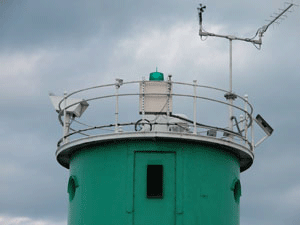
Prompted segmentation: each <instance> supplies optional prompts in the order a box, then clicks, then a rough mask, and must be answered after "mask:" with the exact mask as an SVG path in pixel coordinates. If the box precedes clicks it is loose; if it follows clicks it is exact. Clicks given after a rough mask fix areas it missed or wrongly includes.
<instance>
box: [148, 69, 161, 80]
mask: <svg viewBox="0 0 300 225" xmlns="http://www.w3.org/2000/svg"><path fill="white" fill-rule="evenodd" d="M149 80H152V81H163V80H164V74H163V73H160V72H157V69H156V72H153V73H150V77H149Z"/></svg>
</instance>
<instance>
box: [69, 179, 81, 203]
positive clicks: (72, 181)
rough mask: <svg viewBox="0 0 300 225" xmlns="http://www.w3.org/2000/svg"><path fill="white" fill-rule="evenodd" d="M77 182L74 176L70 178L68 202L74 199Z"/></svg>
mask: <svg viewBox="0 0 300 225" xmlns="http://www.w3.org/2000/svg"><path fill="white" fill-rule="evenodd" d="M78 186H79V185H78V181H77V179H76V177H75V176H70V178H69V182H68V193H69V201H72V200H73V198H74V197H75V193H76V188H77V187H78Z"/></svg>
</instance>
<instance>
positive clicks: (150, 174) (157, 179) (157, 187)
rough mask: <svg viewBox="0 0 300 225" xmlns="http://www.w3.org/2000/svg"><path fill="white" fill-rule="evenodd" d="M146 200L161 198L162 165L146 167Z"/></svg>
mask: <svg viewBox="0 0 300 225" xmlns="http://www.w3.org/2000/svg"><path fill="white" fill-rule="evenodd" d="M147 198H163V165H147Z"/></svg>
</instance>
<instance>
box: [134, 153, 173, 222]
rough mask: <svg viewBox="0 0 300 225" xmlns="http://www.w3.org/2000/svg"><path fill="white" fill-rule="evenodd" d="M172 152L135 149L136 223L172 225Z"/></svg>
mask: <svg viewBox="0 0 300 225" xmlns="http://www.w3.org/2000/svg"><path fill="white" fill-rule="evenodd" d="M175 164H176V158H175V152H135V164H134V165H135V166H134V192H133V194H134V217H133V221H134V222H133V224H135V225H174V224H175V199H176V198H175V184H176V181H175V177H176V176H175Z"/></svg>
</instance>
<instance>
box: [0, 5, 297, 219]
mask: <svg viewBox="0 0 300 225" xmlns="http://www.w3.org/2000/svg"><path fill="white" fill-rule="evenodd" d="M199 3H200V2H198V1H196V0H190V1H179V0H175V1H174V0H172V1H171V0H153V1H143V0H142V1H141V0H127V1H116V0H110V1H103V0H99V1H92V0H90V1H83V0H64V1H61V0H52V1H40V0H22V1H21V0H0V28H1V29H0V30H1V32H0V85H1V88H0V104H1V110H0V115H1V116H0V134H1V135H0V224H1V225H4V224H5V225H11V224H20V225H25V224H26V225H29V224H30V225H31V224H34V225H38V224H39V225H50V224H51V225H60V224H66V219H67V207H68V204H67V197H68V196H67V190H66V186H67V179H68V171H67V170H66V169H65V168H63V167H61V166H60V165H59V164H58V163H57V162H56V159H55V150H56V142H57V141H58V139H59V138H60V136H61V133H62V130H61V127H60V125H59V122H58V120H57V114H56V112H55V111H54V109H53V107H52V105H51V103H50V100H49V98H48V92H49V91H52V92H54V93H56V94H62V93H63V92H64V90H67V91H74V90H76V89H80V88H85V87H89V86H94V85H100V84H105V83H113V82H114V79H115V78H116V77H120V78H123V79H124V80H126V81H130V80H140V79H142V77H143V76H148V74H149V73H150V72H153V71H154V70H155V68H156V67H158V69H159V70H160V71H161V72H163V73H165V74H169V73H171V74H172V75H173V80H176V81H184V82H192V81H193V80H195V79H197V80H198V83H199V84H204V85H210V86H216V87H220V88H224V89H226V88H227V87H228V41H227V40H222V39H216V38H208V39H207V40H206V41H201V40H200V39H199V36H198V31H199V26H198V16H197V7H198V4H199ZM202 3H203V4H205V5H206V6H207V8H206V11H205V13H204V15H203V23H204V26H205V29H206V30H208V31H211V32H217V33H220V34H232V35H236V36H239V37H252V36H253V35H254V34H255V33H256V31H257V29H258V28H259V27H261V26H262V25H264V24H266V23H267V22H266V21H265V20H266V19H270V16H271V15H272V13H273V12H278V9H279V8H283V7H286V5H285V4H284V1H283V0H265V1H259V0H254V1H238V0H231V1H221V0H213V1H207V0H203V2H202ZM298 4H299V2H298ZM292 11H293V12H292V13H288V14H287V18H285V20H284V21H281V23H280V25H278V24H275V25H274V26H271V27H270V28H269V30H268V31H267V32H266V33H265V36H264V38H263V45H262V49H261V50H260V51H259V50H257V49H256V48H255V47H254V46H253V45H252V44H249V43H243V42H233V77H234V78H233V89H234V91H235V92H236V93H238V94H240V95H244V94H245V93H247V94H248V95H249V100H250V101H251V103H252V104H253V105H254V109H255V112H256V113H260V114H262V115H263V116H264V118H266V120H267V121H268V122H269V123H270V124H271V125H272V126H273V128H274V130H275V131H274V134H273V136H272V137H271V138H269V139H268V140H267V141H266V142H264V143H263V144H262V145H261V146H260V147H259V148H257V150H256V155H255V161H254V164H253V166H252V167H251V168H250V169H248V170H247V171H246V172H243V173H242V174H241V182H242V198H241V224H243V225H253V224H264V225H271V224H272V225H282V224H285V225H295V224H300V215H299V212H300V179H299V177H300V149H299V146H300V145H299V144H300V143H299V142H300V141H299V140H300V138H299V126H300V123H299V121H300V120H299V114H300V104H299V96H300V88H299V84H300V66H299V65H300V22H299V21H300V9H299V7H298V8H295V9H294V10H292Z"/></svg>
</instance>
